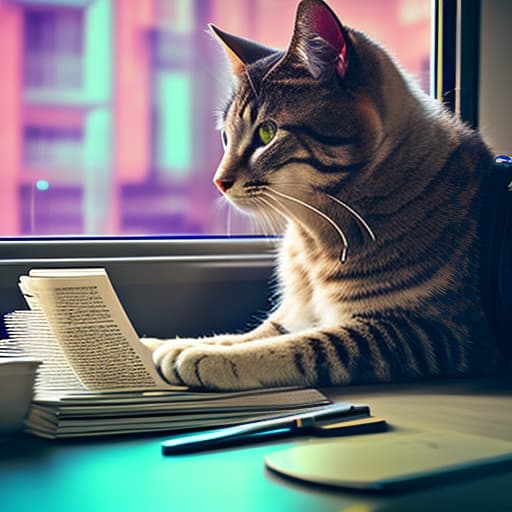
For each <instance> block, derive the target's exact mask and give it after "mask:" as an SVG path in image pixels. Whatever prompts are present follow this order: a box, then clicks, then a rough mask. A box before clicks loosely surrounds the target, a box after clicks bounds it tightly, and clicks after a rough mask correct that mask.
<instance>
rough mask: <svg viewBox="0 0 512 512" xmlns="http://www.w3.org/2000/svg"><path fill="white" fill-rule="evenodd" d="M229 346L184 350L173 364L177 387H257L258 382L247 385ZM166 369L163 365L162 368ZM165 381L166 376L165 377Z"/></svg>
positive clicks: (216, 388) (230, 388) (198, 347)
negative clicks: (183, 385)
mask: <svg viewBox="0 0 512 512" xmlns="http://www.w3.org/2000/svg"><path fill="white" fill-rule="evenodd" d="M232 352H233V351H232V350H231V347H229V346H223V345H217V346H215V345H202V346H194V347H187V348H186V349H184V350H182V351H181V352H180V353H179V354H178V355H177V357H176V359H175V360H174V362H173V365H172V368H165V369H164V368H162V371H165V370H167V371H169V370H171V372H170V373H171V374H172V376H173V377H174V378H176V377H177V379H178V381H177V382H176V384H185V385H187V386H190V387H195V388H205V389H215V390H233V389H241V388H245V387H259V386H261V384H260V385H258V384H257V383H256V384H255V385H253V386H251V385H249V386H247V382H245V381H246V380H247V376H248V375H247V372H243V375H241V373H242V371H241V368H240V366H239V364H238V361H237V357H236V356H235V357H234V355H233V353H232ZM164 367H165V365H164ZM166 378H167V377H166Z"/></svg>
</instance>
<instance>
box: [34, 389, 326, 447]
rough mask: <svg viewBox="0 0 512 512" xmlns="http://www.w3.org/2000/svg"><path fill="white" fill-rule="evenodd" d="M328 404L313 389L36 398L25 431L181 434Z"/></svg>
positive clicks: (69, 434) (58, 435) (74, 434)
mask: <svg viewBox="0 0 512 512" xmlns="http://www.w3.org/2000/svg"><path fill="white" fill-rule="evenodd" d="M328 403H330V402H329V400H327V399H326V397H325V396H324V395H322V394H321V393H320V392H318V391H317V390H315V389H290V388H288V389H273V390H264V391H242V392H236V393H226V392H222V393H196V392H192V391H181V392H180V391H149V392H133V391H132V392H123V393H99V394H96V393H81V394H74V395H54V396H51V395H48V396H46V397H44V396H39V397H37V398H36V399H35V400H34V402H33V405H32V408H31V411H30V414H29V417H28V419H27V422H26V427H27V431H28V432H31V433H33V434H36V435H39V436H42V437H47V438H52V439H54V438H65V437H79V436H95V435H111V434H135V433H140V432H158V431H167V432H169V431H181V430H188V429H197V428H206V427H217V426H224V425H232V424H238V423H241V422H246V421H254V420H256V419H264V418H266V417H268V416H275V415H279V414H290V413H292V412H293V413H299V412H303V411H306V410H310V409H311V408H312V407H313V406H315V407H318V406H321V405H326V404H328Z"/></svg>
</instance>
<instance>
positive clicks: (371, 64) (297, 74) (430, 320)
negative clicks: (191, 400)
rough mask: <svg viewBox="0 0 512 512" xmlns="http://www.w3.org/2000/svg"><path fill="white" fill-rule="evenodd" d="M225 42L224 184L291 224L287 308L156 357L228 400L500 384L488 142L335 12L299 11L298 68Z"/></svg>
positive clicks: (283, 284)
mask: <svg viewBox="0 0 512 512" xmlns="http://www.w3.org/2000/svg"><path fill="white" fill-rule="evenodd" d="M211 29H212V31H213V32H214V33H215V35H216V36H217V38H218V39H219V40H220V42H221V43H222V45H223V47H224V48H225V50H226V53H227V55H228V57H229V60H230V62H231V66H232V70H233V74H234V77H235V88H234V92H233V94H232V97H231V99H230V101H229V102H228V104H227V105H226V107H225V109H224V112H223V118H222V126H223V127H222V132H221V133H222V140H223V145H224V148H225V154H224V157H223V159H222V161H221V163H220V165H219V168H218V170H217V172H216V174H215V177H214V182H215V184H216V185H217V187H218V188H219V189H220V191H221V192H222V193H223V194H224V195H225V197H226V198H227V199H228V200H229V201H230V202H231V203H233V204H234V205H235V206H237V207H239V208H240V209H242V210H245V211H247V212H250V213H254V214H255V215H257V216H258V215H259V216H262V217H263V218H264V219H270V218H272V217H276V216H279V217H281V218H283V219H284V220H285V222H286V228H285V233H284V237H283V239H282V242H281V246H280V255H279V265H278V277H279V282H280V292H281V295H280V305H279V306H278V307H277V308H276V309H275V310H274V311H273V312H272V313H271V314H270V315H269V316H268V318H267V319H266V320H265V321H264V322H263V323H262V324H261V325H260V326H258V327H257V328H256V329H254V330H253V331H251V332H248V333H247V334H241V335H240V334H238V335H222V336H213V337H210V338H203V339H198V340H195V339H177V340H155V339H147V340H144V342H145V343H146V345H147V346H149V347H150V348H151V349H152V350H153V359H154V362H155V364H156V365H157V367H158V369H159V371H160V372H161V374H162V375H163V376H164V378H165V379H166V380H167V381H169V382H170V383H174V384H186V385H189V386H193V387H200V388H209V389H222V390H228V389H244V388H257V387H263V386H281V385H314V386H324V385H333V384H342V383H360V382H378V381H396V380H410V379H417V378H429V377H434V376H452V375H458V374H464V373H470V372H471V373H472V372H475V371H477V370H479V371H480V370H489V369H492V368H493V365H494V364H495V361H496V351H495V348H494V344H493V343H491V342H490V341H489V340H491V335H490V332H489V327H488V325H487V323H486V320H485V317H484V314H483V311H482V305H481V301H480V298H479V288H478V272H479V261H478V256H477V255H478V254H479V236H478V216H479V209H480V204H481V195H482V194H481V193H480V192H479V191H480V190H481V188H482V187H481V185H482V181H483V179H484V177H485V175H486V173H487V172H488V171H489V169H490V168H491V166H492V165H493V158H492V156H491V154H490V152H489V150H488V149H487V147H486V146H485V144H484V143H483V142H482V140H481V138H480V137H479V135H478V134H477V133H475V132H473V131H471V130H470V129H469V128H467V127H466V126H464V125H463V124H462V123H461V122H460V121H459V120H457V119H456V118H455V117H454V116H453V115H451V114H449V113H447V112H446V111H445V110H444V109H443V107H442V106H441V105H440V104H438V102H436V101H435V100H434V99H432V98H430V97H429V96H427V95H426V94H424V93H423V92H422V91H421V90H420V89H419V88H418V87H417V86H416V85H415V83H414V82H413V81H411V80H410V79H408V78H407V77H406V76H405V74H404V73H403V72H402V71H401V70H400V68H399V67H398V66H397V64H396V63H395V62H394V61H393V59H392V57H390V55H389V54H388V53H387V52H386V51H385V50H384V49H383V48H381V47H380V46H379V45H378V44H376V43H375V42H373V41H372V40H370V39H369V38H368V37H367V36H366V35H365V34H363V33H361V32H358V31H356V30H353V29H351V28H348V27H346V26H344V25H342V24H341V23H340V21H339V20H338V18H337V17H336V15H335V14H334V13H333V12H332V11H331V9H330V8H329V7H328V6H327V5H326V4H325V3H324V2H323V1H322V0H303V1H302V2H300V4H299V6H298V10H297V15H296V21H295V28H294V34H293V37H292V40H291V43H290V45H289V48H288V49H287V50H286V51H278V50H274V49H270V48H267V47H265V46H261V45H259V44H257V43H254V42H251V41H248V40H246V39H242V38H240V37H237V36H233V35H230V34H227V33H225V32H223V31H221V30H220V29H218V28H216V27H214V26H211Z"/></svg>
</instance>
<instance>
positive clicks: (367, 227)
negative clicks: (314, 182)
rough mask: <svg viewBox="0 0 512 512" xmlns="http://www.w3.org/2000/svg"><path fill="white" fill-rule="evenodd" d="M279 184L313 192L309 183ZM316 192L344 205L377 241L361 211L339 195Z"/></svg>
mask: <svg viewBox="0 0 512 512" xmlns="http://www.w3.org/2000/svg"><path fill="white" fill-rule="evenodd" d="M279 185H281V186H290V187H294V189H296V190H297V189H301V190H303V191H305V192H307V193H311V192H312V190H311V188H310V187H309V186H308V185H301V184H300V183H286V182H280V183H279ZM314 192H315V193H317V194H321V195H325V196H327V197H328V198H329V199H330V200H331V201H334V203H336V204H338V205H340V206H342V207H343V208H344V209H345V210H346V211H348V212H349V213H350V214H351V215H352V216H354V217H355V218H356V219H357V221H358V222H359V223H360V224H361V226H362V227H363V228H364V230H365V231H366V232H367V233H368V235H369V237H370V238H371V239H372V241H373V242H375V241H376V240H377V237H376V235H375V232H374V231H373V229H372V228H371V227H370V225H369V223H368V222H367V221H366V220H365V218H364V217H363V216H362V215H361V214H360V213H359V212H357V210H356V209H355V208H353V207H352V206H350V205H349V204H348V203H346V202H345V201H343V200H342V199H339V198H338V197H336V196H333V195H332V194H329V193H327V192H322V191H320V190H315V191H314Z"/></svg>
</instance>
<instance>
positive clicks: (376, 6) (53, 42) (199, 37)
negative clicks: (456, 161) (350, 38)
mask: <svg viewBox="0 0 512 512" xmlns="http://www.w3.org/2000/svg"><path fill="white" fill-rule="evenodd" d="M329 3H330V5H331V6H332V8H333V9H334V10H335V11H336V12H337V14H338V15H339V16H340V19H341V20H342V21H343V22H344V23H346V24H347V25H350V26H354V27H357V28H358V29H361V30H364V31H366V32H367V33H368V34H370V35H371V36H372V37H373V38H375V39H377V40H378V41H379V42H381V43H382V44H383V45H385V46H386V47H387V48H388V49H389V50H390V51H391V52H392V53H393V54H395V56H396V57H397V59H398V60H399V61H400V63H401V64H402V66H403V67H404V68H405V69H407V70H408V71H410V72H411V73H412V75H414V76H415V78H416V79H417V80H418V82H419V83H420V85H421V86H422V87H423V88H424V89H425V90H426V91H428V90H429V77H430V73H429V67H430V46H431V27H430V9H431V1H430V0H330V2H329ZM296 6H297V1H296V0H0V236H40V235H90V236H104V235H107V236H123V235H124V236H128V235H223V234H226V232H227V231H226V230H227V229H230V230H231V232H232V233H234V234H250V233H257V232H258V228H257V227H254V226H252V224H251V223H250V222H249V221H248V220H247V219H246V218H245V217H244V216H241V215H239V214H238V215H236V214H235V215H232V216H231V217H232V218H231V219H230V220H229V221H228V217H230V215H229V214H228V208H227V205H226V204H224V203H223V201H222V200H219V193H218V192H217V190H216V189H215V188H214V186H213V185H212V181H211V178H212V176H213V173H214V171H215V168H216V166H217V164H218V162H219V160H220V158H221V153H222V146H221V143H220V137H219V134H218V132H217V131H216V130H215V111H216V109H217V107H218V105H219V102H220V101H221V100H222V98H223V97H224V96H225V95H226V92H227V91H228V90H229V83H230V76H229V72H228V70H227V69H226V67H225V62H224V60H223V55H222V51H221V50H220V48H218V45H217V44H216V43H215V41H214V40H213V39H212V37H211V36H210V35H209V34H208V33H207V30H206V27H207V23H209V22H213V23H215V24H217V25H219V26H220V27H221V28H223V29H224V30H226V31H228V32H233V33H236V34H239V35H243V36H244V37H248V38H251V39H255V40H257V41H260V42H263V43H264V44H266V45H268V46H274V47H276V48H286V47H287V45H288V42H289V39H290V37H291V34H292V29H293V20H294V15H295V9H296ZM229 223H231V228H228V227H227V226H228V224H229Z"/></svg>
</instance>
